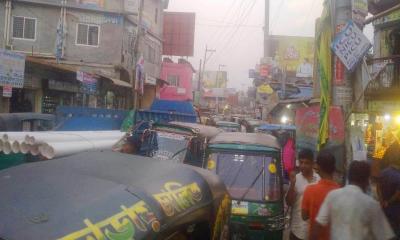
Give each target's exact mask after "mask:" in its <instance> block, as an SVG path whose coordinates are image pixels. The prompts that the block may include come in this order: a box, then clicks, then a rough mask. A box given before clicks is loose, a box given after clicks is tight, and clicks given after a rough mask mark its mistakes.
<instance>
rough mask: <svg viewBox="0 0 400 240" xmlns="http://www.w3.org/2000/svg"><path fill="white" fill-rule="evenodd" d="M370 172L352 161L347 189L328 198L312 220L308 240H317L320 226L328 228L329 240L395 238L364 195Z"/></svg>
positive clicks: (372, 203)
mask: <svg viewBox="0 0 400 240" xmlns="http://www.w3.org/2000/svg"><path fill="white" fill-rule="evenodd" d="M370 172H371V168H370V166H369V164H368V163H367V162H361V161H353V162H352V163H351V165H350V169H349V174H348V178H349V183H350V184H349V185H347V186H346V187H344V188H341V189H337V190H334V191H332V192H330V193H329V194H328V196H327V197H326V198H325V201H324V203H323V204H322V206H321V208H320V210H319V213H318V216H317V218H316V225H317V226H316V227H315V228H314V230H315V231H313V232H312V235H311V238H310V239H311V240H317V239H318V234H319V232H320V230H321V226H328V225H329V226H330V238H331V240H389V239H394V238H395V235H394V233H393V231H392V229H391V227H390V225H389V223H388V221H387V219H386V216H385V215H384V214H383V211H382V209H381V207H380V205H379V203H378V202H377V201H375V200H374V199H373V198H371V197H370V196H368V195H367V194H365V191H366V190H367V188H368V186H369V177H370Z"/></svg>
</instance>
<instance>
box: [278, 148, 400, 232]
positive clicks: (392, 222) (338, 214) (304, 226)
mask: <svg viewBox="0 0 400 240" xmlns="http://www.w3.org/2000/svg"><path fill="white" fill-rule="evenodd" d="M298 160H299V173H296V172H292V173H291V174H290V185H289V189H288V192H287V194H286V203H287V205H288V206H289V207H290V208H291V218H290V219H291V222H290V236H289V239H290V240H329V239H331V240H400V164H394V163H393V162H392V163H391V164H388V165H387V166H386V167H385V168H384V169H383V170H382V171H381V173H380V176H379V178H378V180H377V184H376V188H377V191H376V192H377V196H378V197H377V198H378V200H375V199H374V197H372V195H373V194H372V191H371V189H372V187H371V185H370V177H371V167H370V165H369V163H368V162H367V161H353V162H351V164H350V166H349V168H348V172H347V174H346V175H347V181H346V184H345V185H344V186H342V187H341V186H340V185H339V184H338V183H337V182H336V181H335V180H334V174H335V170H336V160H335V157H334V156H333V155H332V154H331V153H330V152H329V151H326V150H322V151H320V152H319V153H318V156H317V158H316V161H315V162H314V153H313V151H312V150H309V149H303V150H302V151H300V152H299V155H298ZM396 162H397V161H396Z"/></svg>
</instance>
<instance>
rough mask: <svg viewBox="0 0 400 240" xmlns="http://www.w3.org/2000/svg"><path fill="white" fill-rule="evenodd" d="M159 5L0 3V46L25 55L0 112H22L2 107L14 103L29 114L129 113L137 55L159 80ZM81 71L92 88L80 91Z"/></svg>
mask: <svg viewBox="0 0 400 240" xmlns="http://www.w3.org/2000/svg"><path fill="white" fill-rule="evenodd" d="M165 7H166V3H165V2H164V1H163V0H149V1H147V0H146V1H144V0H60V1H51V0H24V1H19V0H13V1H10V0H0V48H5V49H8V50H12V51H15V52H19V53H23V54H25V55H26V66H25V82H24V88H23V89H14V90H13V97H12V98H11V99H9V98H4V97H3V98H1V104H0V112H10V111H11V112H13V111H28V110H29V109H15V108H13V106H12V104H9V103H10V102H15V103H14V105H16V106H17V105H18V99H22V101H29V102H31V103H30V104H31V106H32V107H31V108H30V111H35V112H53V111H54V106H56V105H72V106H89V107H101V108H116V109H129V108H132V106H133V85H134V81H135V79H134V76H135V66H136V61H137V58H138V56H140V55H142V56H143V57H144V59H145V72H146V74H148V75H149V77H153V78H159V77H160V71H161V49H162V37H161V36H162V15H163V10H164V9H165ZM139 12H140V14H139ZM140 15H141V16H142V18H141V20H142V21H141V24H139V19H140V17H139V16H140ZM150 16H151V17H150ZM7 22H8V23H9V24H7ZM139 25H140V27H139ZM7 29H8V31H7ZM139 30H141V31H139ZM81 72H83V73H85V74H87V75H88V76H89V78H90V79H94V81H96V89H95V90H94V91H91V92H87V91H85V90H83V88H84V87H83V85H84V81H82V79H80V80H79V79H78V76H77V75H78V73H81ZM85 76H86V75H85ZM149 85H150V86H154V88H155V84H154V85H152V84H149ZM14 93H15V95H14ZM46 99H47V100H46ZM7 105H8V106H9V107H8V108H7ZM50 106H53V107H50Z"/></svg>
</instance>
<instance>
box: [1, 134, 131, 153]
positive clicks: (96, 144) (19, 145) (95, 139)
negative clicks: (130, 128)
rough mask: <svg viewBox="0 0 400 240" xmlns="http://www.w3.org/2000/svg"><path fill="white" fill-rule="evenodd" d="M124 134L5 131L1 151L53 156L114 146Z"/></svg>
mask: <svg viewBox="0 0 400 240" xmlns="http://www.w3.org/2000/svg"><path fill="white" fill-rule="evenodd" d="M124 135H125V133H124V132H120V131H68V132H67V131H65V132H53V131H50V132H2V133H0V151H2V152H3V153H5V154H11V153H23V154H28V153H30V154H32V155H33V156H37V155H41V156H43V157H45V158H47V159H53V158H56V157H62V156H67V155H71V154H75V153H78V152H84V151H90V150H107V149H112V147H113V146H114V145H115V144H116V143H117V142H118V141H119V140H120V139H121V138H122V137H123V136H124Z"/></svg>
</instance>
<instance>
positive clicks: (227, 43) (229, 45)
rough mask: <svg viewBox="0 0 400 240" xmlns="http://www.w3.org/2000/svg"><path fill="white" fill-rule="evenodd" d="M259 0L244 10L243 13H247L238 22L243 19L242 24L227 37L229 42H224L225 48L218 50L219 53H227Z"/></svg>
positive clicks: (255, 0)
mask: <svg viewBox="0 0 400 240" xmlns="http://www.w3.org/2000/svg"><path fill="white" fill-rule="evenodd" d="M257 1H258V0H254V1H253V2H252V3H251V5H249V8H247V11H244V12H243V13H244V14H245V15H244V16H243V18H242V19H240V18H239V19H238V22H239V21H241V24H239V25H238V26H237V27H236V29H235V30H234V31H233V32H232V34H231V35H230V36H229V38H228V39H227V40H228V42H226V44H224V47H223V49H222V50H221V51H218V53H217V55H222V54H225V52H226V50H228V49H229V47H231V43H232V40H233V39H234V36H235V35H236V34H237V32H238V31H239V29H240V26H242V25H244V24H246V22H247V21H248V17H249V16H250V13H251V12H252V10H253V8H254V6H255V5H256V3H257Z"/></svg>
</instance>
